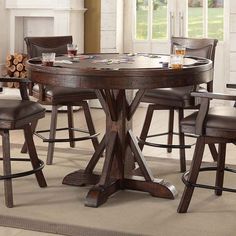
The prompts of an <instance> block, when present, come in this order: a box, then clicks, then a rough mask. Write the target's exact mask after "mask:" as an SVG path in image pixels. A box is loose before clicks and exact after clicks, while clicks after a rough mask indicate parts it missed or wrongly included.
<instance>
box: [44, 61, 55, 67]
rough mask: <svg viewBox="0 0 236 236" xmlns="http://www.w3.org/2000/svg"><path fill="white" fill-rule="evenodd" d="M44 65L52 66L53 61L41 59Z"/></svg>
mask: <svg viewBox="0 0 236 236" xmlns="http://www.w3.org/2000/svg"><path fill="white" fill-rule="evenodd" d="M43 65H44V66H53V61H43Z"/></svg>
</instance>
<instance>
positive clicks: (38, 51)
mask: <svg viewBox="0 0 236 236" xmlns="http://www.w3.org/2000/svg"><path fill="white" fill-rule="evenodd" d="M25 42H26V45H27V52H28V57H29V58H32V57H40V56H41V55H42V53H43V52H55V53H56V55H61V54H67V44H69V43H72V36H55V37H26V38H25ZM67 59H68V58H67ZM31 95H32V96H34V97H36V98H37V99H38V102H39V103H40V104H44V105H52V115H51V124H50V133H49V138H48V139H47V138H45V137H43V136H42V135H41V133H45V132H48V131H49V130H40V131H39V130H38V131H36V134H37V135H38V136H39V137H41V138H42V139H43V141H44V142H48V143H49V144H48V153H47V164H48V165H50V164H52V162H53V153H54V146H55V143H56V142H69V143H70V147H75V141H83V140H87V139H91V140H92V143H93V146H94V148H96V147H97V146H98V139H97V135H98V134H96V131H95V128H94V124H93V120H92V116H91V113H90V109H89V106H88V102H87V100H91V99H96V98H97V96H96V94H95V91H94V90H92V89H80V88H63V87H58V86H57V85H56V84H55V85H54V86H45V85H43V84H34V85H33V86H31ZM61 106H66V107H67V114H68V128H60V129H57V115H58V109H59V108H60V107H61ZM73 106H81V107H82V108H83V111H84V115H85V119H86V123H87V127H88V131H85V130H80V129H75V128H74V121H73ZM36 125H37V124H33V129H35V127H36ZM66 129H68V131H69V138H56V131H57V130H66ZM74 131H82V132H83V133H85V134H86V135H83V136H82V137H79V138H76V137H75V132H74ZM25 147H26V146H25ZM25 147H24V148H23V149H22V152H25V151H26V148H25Z"/></svg>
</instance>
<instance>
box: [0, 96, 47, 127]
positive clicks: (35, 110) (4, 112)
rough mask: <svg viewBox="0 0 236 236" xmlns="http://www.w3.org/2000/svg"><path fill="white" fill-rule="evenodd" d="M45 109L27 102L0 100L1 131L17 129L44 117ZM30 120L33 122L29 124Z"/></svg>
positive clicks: (34, 103)
mask: <svg viewBox="0 0 236 236" xmlns="http://www.w3.org/2000/svg"><path fill="white" fill-rule="evenodd" d="M44 112H45V109H44V108H43V107H42V106H41V105H40V104H38V103H36V102H33V101H27V100H23V101H22V100H4V99H2V100H0V129H3V128H16V127H19V126H22V125H24V124H28V123H30V122H31V121H32V120H33V119H34V118H37V119H39V118H42V117H44ZM29 120H31V121H30V122H29Z"/></svg>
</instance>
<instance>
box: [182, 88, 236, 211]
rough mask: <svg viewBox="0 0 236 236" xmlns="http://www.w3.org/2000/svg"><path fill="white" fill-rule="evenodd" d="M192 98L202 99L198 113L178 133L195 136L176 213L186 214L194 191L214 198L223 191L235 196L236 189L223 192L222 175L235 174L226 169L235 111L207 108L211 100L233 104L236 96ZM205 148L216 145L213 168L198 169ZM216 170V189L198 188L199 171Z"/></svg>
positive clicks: (200, 95) (235, 137) (234, 138)
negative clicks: (206, 191) (201, 190)
mask: <svg viewBox="0 0 236 236" xmlns="http://www.w3.org/2000/svg"><path fill="white" fill-rule="evenodd" d="M192 96H194V97H198V98H200V99H201V106H200V110H199V112H195V113H193V114H191V115H190V116H187V117H186V118H184V119H183V120H182V121H181V130H182V132H184V133H190V134H196V135H198V138H197V143H196V147H195V152H194V155H193V160H192V163H191V167H190V170H189V171H187V172H186V173H185V174H184V175H183V181H184V183H185V185H186V187H185V189H184V192H183V195H182V198H181V201H180V204H179V207H178V212H179V213H185V212H187V210H188V207H189V204H190V201H191V198H192V194H193V191H194V188H195V187H200V188H209V189H214V190H215V194H216V195H219V196H220V195H222V191H230V192H236V189H231V188H224V187H223V180H224V171H231V172H235V170H232V169H230V168H228V167H225V153H226V144H227V143H235V141H236V108H235V107H231V106H215V107H210V106H209V105H210V100H212V99H223V100H233V101H236V96H233V95H224V94H214V93H197V92H195V93H192ZM205 144H219V149H218V158H217V166H216V167H212V166H211V167H201V162H202V157H203V154H204V147H205ZM212 170H216V180H215V186H208V185H204V184H199V183H198V184H197V183H196V182H197V178H198V175H199V172H200V171H212Z"/></svg>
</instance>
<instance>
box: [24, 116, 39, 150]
mask: <svg viewBox="0 0 236 236" xmlns="http://www.w3.org/2000/svg"><path fill="white" fill-rule="evenodd" d="M37 124H38V121H37V120H36V121H33V122H32V123H31V130H32V134H33V133H34V131H35V130H36V127H37ZM21 153H27V144H26V142H24V144H23V146H22V148H21Z"/></svg>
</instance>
